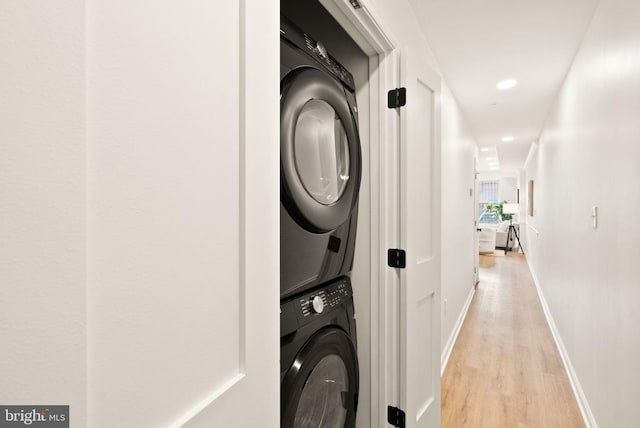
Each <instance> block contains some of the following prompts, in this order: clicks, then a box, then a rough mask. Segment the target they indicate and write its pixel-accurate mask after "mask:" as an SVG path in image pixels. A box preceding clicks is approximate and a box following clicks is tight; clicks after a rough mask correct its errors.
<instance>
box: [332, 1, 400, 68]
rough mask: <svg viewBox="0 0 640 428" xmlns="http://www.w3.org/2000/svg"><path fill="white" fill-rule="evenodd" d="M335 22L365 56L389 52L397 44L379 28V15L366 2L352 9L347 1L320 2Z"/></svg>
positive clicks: (387, 33)
mask: <svg viewBox="0 0 640 428" xmlns="http://www.w3.org/2000/svg"><path fill="white" fill-rule="evenodd" d="M320 4H322V6H324V7H325V9H327V10H328V11H329V13H330V14H331V15H332V16H333V17H334V18H335V20H336V21H338V23H339V24H340V25H341V26H342V28H344V30H345V31H346V32H347V33H349V35H350V36H351V37H352V38H353V40H354V41H355V42H356V44H357V45H358V46H359V47H360V49H362V50H363V51H364V53H365V54H366V55H367V56H373V55H378V54H384V53H388V52H391V51H392V50H393V49H394V48H395V46H397V43H395V42H394V41H393V40H392V39H391V38H390V37H389V35H390V32H389V31H386V29H384V28H382V27H381V26H380V19H377V18H379V17H380V14H379V13H377V12H376V10H375V8H373V7H372V5H371V4H370V3H369V2H367V3H364V2H361V7H360V8H359V9H354V8H353V6H352V5H351V3H350V2H349V0H320Z"/></svg>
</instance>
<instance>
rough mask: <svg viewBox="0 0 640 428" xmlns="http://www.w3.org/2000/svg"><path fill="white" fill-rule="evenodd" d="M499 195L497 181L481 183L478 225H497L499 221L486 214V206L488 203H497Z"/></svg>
mask: <svg viewBox="0 0 640 428" xmlns="http://www.w3.org/2000/svg"><path fill="white" fill-rule="evenodd" d="M499 195H500V182H499V181H498V180H491V181H481V182H480V192H479V198H478V212H479V213H480V218H479V220H478V223H480V224H498V223H500V219H499V218H498V217H494V216H492V215H491V213H489V212H487V210H486V206H487V204H488V203H489V202H498V198H499Z"/></svg>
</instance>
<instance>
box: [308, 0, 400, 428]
mask: <svg viewBox="0 0 640 428" xmlns="http://www.w3.org/2000/svg"><path fill="white" fill-rule="evenodd" d="M320 3H321V4H322V5H323V6H324V7H325V8H326V9H327V10H328V11H329V13H330V14H331V15H332V16H333V17H334V18H335V19H336V21H338V23H339V24H340V25H341V26H342V27H343V28H344V30H345V31H346V32H347V33H348V34H349V36H351V38H353V40H354V41H355V42H356V43H357V44H358V46H359V47H360V48H361V49H362V50H363V52H364V53H365V54H366V55H367V56H368V57H369V70H370V74H369V91H370V93H369V97H370V105H369V114H370V120H369V123H370V125H369V126H370V131H369V133H370V155H371V158H370V171H372V173H371V206H370V209H371V230H370V233H371V253H370V258H371V284H370V286H371V307H370V310H371V326H370V327H371V349H370V350H369V351H370V354H371V426H372V427H385V426H387V405H390V404H392V405H396V406H397V405H399V402H400V389H399V379H400V370H399V366H400V364H399V355H398V353H397V350H398V349H399V347H398V346H397V344H394V343H392V342H393V341H397V342H398V343H399V340H400V325H399V322H398V321H399V320H398V319H397V310H396V308H397V307H398V305H399V298H400V296H399V293H398V290H399V284H400V275H399V273H398V272H397V270H395V269H390V268H388V267H387V259H386V248H396V247H397V246H398V244H399V242H400V221H399V207H400V175H399V170H398V168H399V165H400V164H399V162H400V153H399V149H400V146H399V140H400V138H399V132H400V127H399V117H398V114H397V113H396V112H392V111H391V110H389V109H387V102H386V93H387V91H388V90H389V89H392V88H395V85H396V84H397V82H399V64H400V58H399V55H398V54H397V52H395V51H394V50H395V49H396V48H397V47H398V45H397V43H396V42H394V41H393V38H392V35H391V32H389V31H387V30H386V29H384V28H383V27H382V26H381V23H382V22H384V21H383V20H381V19H380V17H381V15H380V14H378V13H376V11H375V9H374V8H372V7H371V5H368V4H362V3H361V7H360V8H358V9H354V8H353V6H352V5H351V2H350V1H349V0H320ZM361 108H362V107H361ZM382 142H384V144H382ZM376 172H377V173H376ZM394 345H395V346H394Z"/></svg>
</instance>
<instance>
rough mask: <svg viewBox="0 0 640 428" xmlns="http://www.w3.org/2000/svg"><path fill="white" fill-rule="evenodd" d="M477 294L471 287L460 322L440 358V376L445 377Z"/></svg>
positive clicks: (461, 312)
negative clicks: (452, 353)
mask: <svg viewBox="0 0 640 428" xmlns="http://www.w3.org/2000/svg"><path fill="white" fill-rule="evenodd" d="M475 294H476V287H475V286H473V287H471V291H470V292H469V295H468V296H467V301H466V302H464V307H463V308H462V311H460V316H458V320H457V321H456V325H455V327H454V328H453V331H452V332H451V335H450V336H449V340H447V344H446V346H445V347H444V349H443V351H442V355H441V357H440V362H441V368H440V376H442V375H444V371H445V369H446V368H447V363H448V362H449V357H451V352H452V351H453V347H454V346H455V344H456V341H457V340H458V335H459V334H460V330H461V329H462V324H464V320H465V319H466V318H467V312H469V307H470V306H471V302H472V301H473V296H474V295H475Z"/></svg>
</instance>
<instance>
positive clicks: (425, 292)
mask: <svg viewBox="0 0 640 428" xmlns="http://www.w3.org/2000/svg"><path fill="white" fill-rule="evenodd" d="M401 84H402V86H403V87H406V89H407V103H406V106H405V107H402V108H401V109H400V120H401V124H400V126H401V128H400V130H401V131H400V132H401V142H400V144H401V168H400V171H401V201H400V205H401V208H400V214H401V216H400V222H401V243H402V248H404V249H405V250H406V252H407V254H406V257H407V260H406V261H407V265H406V269H404V270H402V273H401V285H400V293H401V298H400V302H401V303H400V313H401V315H400V317H401V338H400V364H401V369H400V370H401V373H400V382H401V383H400V408H401V409H402V410H404V411H405V414H406V426H407V428H418V427H420V428H427V427H438V426H440V298H441V297H440V265H441V263H440V256H441V250H440V206H441V204H440V105H439V103H440V78H439V76H438V75H436V74H435V73H434V72H433V71H431V69H429V68H428V67H427V66H426V65H424V64H422V63H420V62H418V61H417V56H416V55H411V52H410V51H408V50H406V49H405V50H404V51H403V52H402V65H401Z"/></svg>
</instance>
